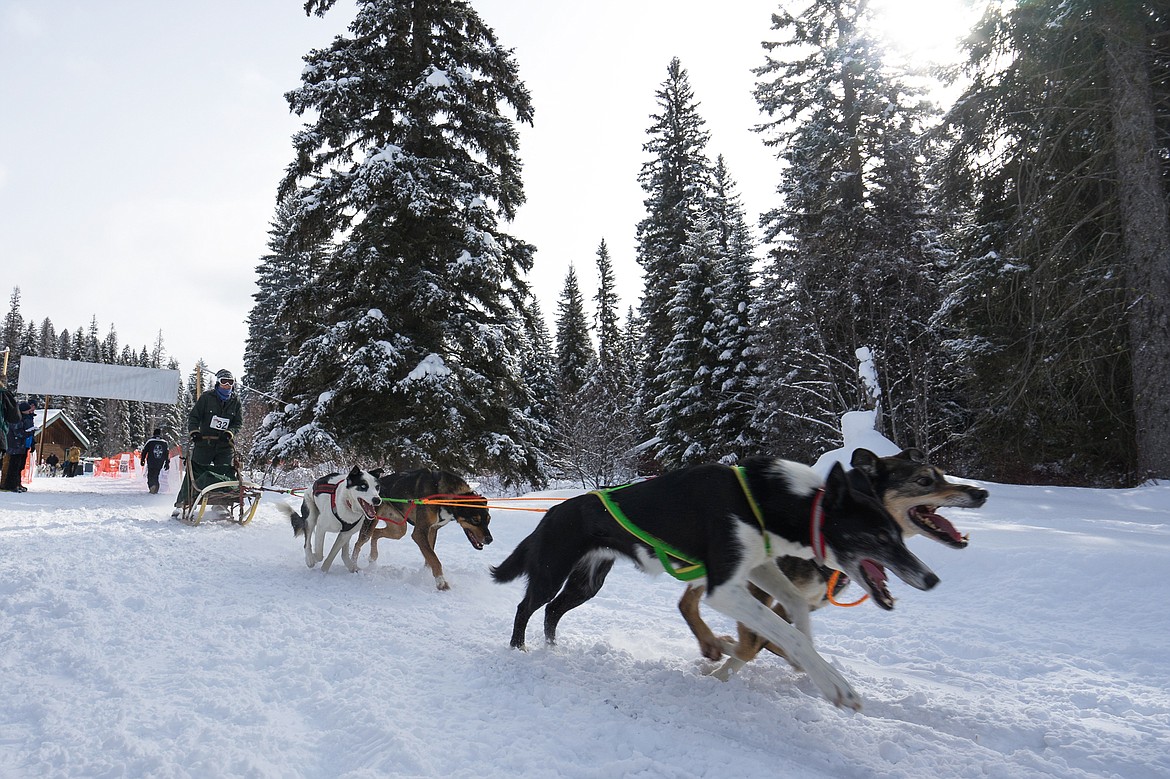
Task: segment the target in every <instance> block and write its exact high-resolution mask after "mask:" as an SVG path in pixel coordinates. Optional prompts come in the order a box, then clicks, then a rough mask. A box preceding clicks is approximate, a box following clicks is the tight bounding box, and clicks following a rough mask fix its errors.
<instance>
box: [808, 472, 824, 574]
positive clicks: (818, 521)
mask: <svg viewBox="0 0 1170 779" xmlns="http://www.w3.org/2000/svg"><path fill="white" fill-rule="evenodd" d="M824 499H825V491H824V490H823V489H821V490H817V494H816V495H815V496H814V497H813V502H812V510H811V511H810V512H809V517H808V535H809V539H810V542H811V544H812V550H813V560H814V561H816V562H817V563H820V564H824V562H825V537H824V535H823V534H822V533H821V526H822V525H824V524H825V509H824V506H822V505H821V503H822V502H823V501H824Z"/></svg>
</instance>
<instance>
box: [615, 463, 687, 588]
mask: <svg viewBox="0 0 1170 779" xmlns="http://www.w3.org/2000/svg"><path fill="white" fill-rule="evenodd" d="M625 486H629V485H625ZM614 489H621V487H614V488H612V489H608V490H594V491H593V493H592V494H593V495H596V496H597V497H598V498H599V499H600V500H601V505H603V506H605V510H606V511H608V512H609V515H610V516H611V517H613V518H614V520H615V521H617V523H618V524H619V525H621V526H622V527H623V528H625V529H626V532H628V533H630V535H632V536H634V537H635V538H637V539H638V540H639V541H641V542H642V543H644V544H646V545H647V546H649V547H650V548H651V549H653V550H654V554H656V555H657V556H658V562H660V563H662V567H663V568H665V569H666V572H667V573H669V574H670V575H671V576H673V577H674V578H676V579H678V580H679V581H683V582H689V581H692V580H694V579H699V578H702V577H703V576H706V575H707V566H705V565H703V563H701V562H699V561H698V560H694V559H692V558H690V557H688V556H687V555H685V554H683V553H682V552H680V551H679V550H677V549H675V548H674V547H673V546H671V545H670V544H668V543H666V542H665V541H663V540H662V539H661V538H655V537H654V536H652V535H650V534H649V533H647V532H646V531H645V530H643V529H642V528H640V527H638V526H637V525H635V524H634V523H633V522H631V521H630V518H629V517H627V516H626V515H625V512H623V511H622V510H621V508H619V507H618V505H617V504H616V503H614V502H613V499H612V498H611V497H610V496H609V493H610V492H612V491H613V490H614ZM672 557H673V558H674V559H676V560H681V561H683V562H684V563H687V565H683V566H679V567H678V568H675V567H674V564H673V563H672V562H671V560H670V558H672Z"/></svg>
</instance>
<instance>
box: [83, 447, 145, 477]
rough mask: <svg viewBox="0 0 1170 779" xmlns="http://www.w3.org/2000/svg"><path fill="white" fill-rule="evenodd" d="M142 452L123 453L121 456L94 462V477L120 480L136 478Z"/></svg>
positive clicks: (112, 456) (117, 455) (116, 455)
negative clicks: (126, 477) (128, 477)
mask: <svg viewBox="0 0 1170 779" xmlns="http://www.w3.org/2000/svg"><path fill="white" fill-rule="evenodd" d="M141 458H142V452H121V453H119V454H115V455H111V456H109V457H103V458H101V459H100V460H94V463H93V475H94V476H107V477H112V478H120V477H123V476H134V475H136V472H137V471H138V464H139V463H140V462H141Z"/></svg>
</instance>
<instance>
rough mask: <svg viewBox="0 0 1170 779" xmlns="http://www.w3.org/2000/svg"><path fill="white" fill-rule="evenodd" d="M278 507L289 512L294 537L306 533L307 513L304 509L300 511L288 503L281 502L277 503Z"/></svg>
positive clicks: (286, 512)
mask: <svg viewBox="0 0 1170 779" xmlns="http://www.w3.org/2000/svg"><path fill="white" fill-rule="evenodd" d="M276 508H277V509H279V510H280V511H283V512H284V513H285V514H287V515H288V518H289V521H291V522H292V529H293V538H296V537H297V536H303V535H304V534H305V514H304V510H303V509H302V510H301V511H300V512H298V511H297V510H296V509H294V508H293V507H292V506H290V505H288V504H287V503H280V502H278V503H277V504H276Z"/></svg>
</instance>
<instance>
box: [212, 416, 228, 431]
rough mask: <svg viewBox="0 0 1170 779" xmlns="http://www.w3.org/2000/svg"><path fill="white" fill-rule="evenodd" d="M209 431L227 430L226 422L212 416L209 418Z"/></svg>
mask: <svg viewBox="0 0 1170 779" xmlns="http://www.w3.org/2000/svg"><path fill="white" fill-rule="evenodd" d="M211 429H212V430H227V429H228V420H226V419H224V418H223V417H217V416H214V415H213V416H212V417H211Z"/></svg>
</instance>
